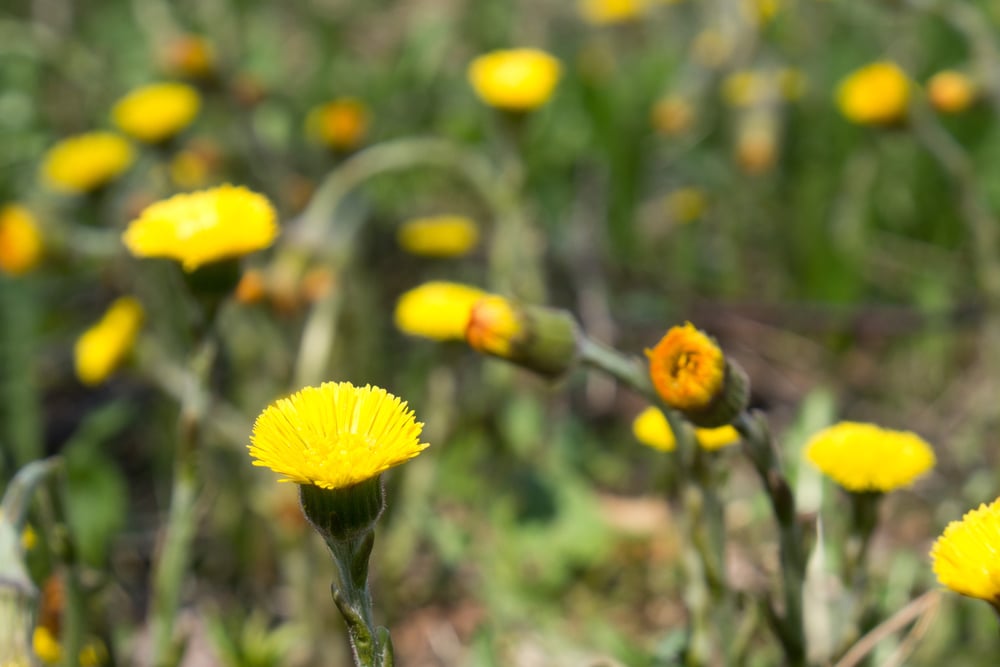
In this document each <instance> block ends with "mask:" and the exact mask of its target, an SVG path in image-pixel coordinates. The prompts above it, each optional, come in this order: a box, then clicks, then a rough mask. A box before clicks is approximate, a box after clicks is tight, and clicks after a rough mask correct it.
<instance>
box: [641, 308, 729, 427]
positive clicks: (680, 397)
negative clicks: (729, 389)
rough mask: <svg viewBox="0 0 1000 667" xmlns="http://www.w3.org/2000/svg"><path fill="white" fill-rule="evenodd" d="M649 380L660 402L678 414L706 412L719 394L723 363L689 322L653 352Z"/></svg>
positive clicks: (716, 350)
mask: <svg viewBox="0 0 1000 667" xmlns="http://www.w3.org/2000/svg"><path fill="white" fill-rule="evenodd" d="M646 356H647V357H648V358H649V376H650V378H651V379H652V381H653V387H654V388H655V389H656V391H657V393H658V394H659V395H660V398H662V399H663V401H664V402H665V403H666V404H667V405H669V406H671V407H673V408H676V409H678V410H681V411H697V410H702V409H704V408H707V407H708V406H709V405H710V404H711V403H712V402H713V401H714V400H715V399H716V398H717V397H718V396H719V395H720V393H721V392H722V390H723V385H724V381H725V375H726V359H725V357H724V356H723V354H722V350H720V349H719V346H718V345H716V344H715V342H714V341H713V340H712V339H711V338H709V337H708V336H706V335H705V334H704V333H702V332H701V331H699V330H698V329H696V328H695V327H694V325H693V324H691V323H690V322H688V323H686V324H685V325H684V326H676V327H673V328H671V329H670V330H669V331H668V332H667V333H666V335H665V336H663V338H662V339H661V340H660V342H659V343H657V344H656V347H654V348H653V349H652V350H646Z"/></svg>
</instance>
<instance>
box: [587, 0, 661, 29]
mask: <svg viewBox="0 0 1000 667" xmlns="http://www.w3.org/2000/svg"><path fill="white" fill-rule="evenodd" d="M579 7H580V14H581V15H582V16H583V18H584V19H585V20H587V21H588V22H589V23H593V24H594V25H613V24H616V23H626V22H628V21H634V20H636V19H638V18H640V17H641V16H642V15H643V14H644V13H645V12H646V10H647V9H648V8H649V1H648V0H580V3H579Z"/></svg>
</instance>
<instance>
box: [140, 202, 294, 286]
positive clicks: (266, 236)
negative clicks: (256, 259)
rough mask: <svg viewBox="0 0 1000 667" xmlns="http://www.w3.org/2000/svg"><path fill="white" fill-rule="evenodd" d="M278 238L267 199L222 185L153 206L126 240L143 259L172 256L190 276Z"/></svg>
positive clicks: (147, 209)
mask: <svg viewBox="0 0 1000 667" xmlns="http://www.w3.org/2000/svg"><path fill="white" fill-rule="evenodd" d="M277 235H278V226H277V224H276V222H275V212H274V208H273V207H272V206H271V202H269V201H268V200H267V197H265V196H264V195H261V194H257V193H256V192H251V191H250V190H248V189H247V188H245V187H241V186H233V185H222V186H219V187H217V188H212V189H210V190H202V191H201V192H192V193H190V194H180V195H174V196H173V197H171V198H170V199H165V200H163V201H159V202H156V203H155V204H153V205H151V206H148V207H147V208H146V209H145V210H144V211H143V212H142V214H141V215H140V216H139V217H138V218H137V219H135V220H133V221H132V222H130V223H129V226H128V228H127V229H126V230H125V233H124V234H123V235H122V240H123V241H124V242H125V245H126V246H127V247H128V249H129V251H130V252H131V253H132V254H133V255H135V256H137V257H168V258H170V259H175V260H177V261H178V262H180V263H181V266H182V267H183V268H184V270H185V271H188V272H190V271H194V270H195V269H197V268H198V267H199V266H202V265H203V264H208V263H210V262H215V261H218V260H222V259H228V258H231V257H239V256H241V255H246V254H248V253H251V252H254V251H256V250H261V249H263V248H266V247H268V246H270V245H271V243H273V242H274V239H275V237H276V236H277Z"/></svg>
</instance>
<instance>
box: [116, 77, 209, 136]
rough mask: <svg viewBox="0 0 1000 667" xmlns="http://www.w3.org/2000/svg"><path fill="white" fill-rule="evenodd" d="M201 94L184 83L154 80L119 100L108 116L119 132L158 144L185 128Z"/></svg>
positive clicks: (191, 118) (196, 111)
mask: <svg viewBox="0 0 1000 667" xmlns="http://www.w3.org/2000/svg"><path fill="white" fill-rule="evenodd" d="M200 108H201V97H200V96H199V95H198V91H196V90H195V89H194V88H192V87H191V86H189V85H187V84H185V83H154V84H150V85H148V86H143V87H141V88H136V89H135V90H133V91H132V92H130V93H129V94H128V95H126V96H125V97H123V98H121V99H120V100H118V102H117V103H116V104H115V106H114V107H113V108H112V109H111V117H112V119H113V120H114V122H115V125H117V126H118V127H119V128H120V129H121V131H122V132H124V133H125V134H128V135H130V136H133V137H135V138H136V139H139V140H140V141H145V142H146V143H150V144H157V143H160V142H162V141H166V140H167V139H170V138H171V137H173V136H174V135H176V134H177V133H178V132H180V131H181V130H183V129H184V128H186V127H187V126H188V125H190V124H191V122H192V121H193V120H194V118H195V116H197V115H198V110H199V109H200Z"/></svg>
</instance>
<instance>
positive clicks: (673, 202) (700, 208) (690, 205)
mask: <svg viewBox="0 0 1000 667" xmlns="http://www.w3.org/2000/svg"><path fill="white" fill-rule="evenodd" d="M663 203H664V207H665V208H666V209H667V215H668V216H669V217H670V220H671V221H673V222H679V223H688V222H694V221H695V220H698V219H699V218H701V217H702V216H703V215H704V214H705V209H707V208H708V197H707V196H706V195H705V191H704V190H702V189H701V188H695V187H685V188H677V189H676V190H674V191H673V192H671V193H669V194H668V195H667V196H666V197H665V198H664V202H663Z"/></svg>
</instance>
